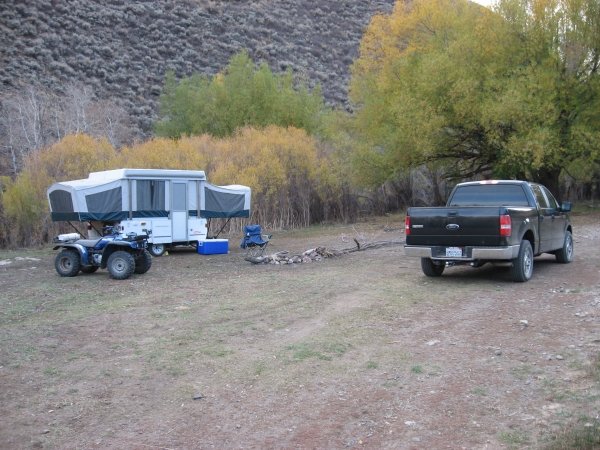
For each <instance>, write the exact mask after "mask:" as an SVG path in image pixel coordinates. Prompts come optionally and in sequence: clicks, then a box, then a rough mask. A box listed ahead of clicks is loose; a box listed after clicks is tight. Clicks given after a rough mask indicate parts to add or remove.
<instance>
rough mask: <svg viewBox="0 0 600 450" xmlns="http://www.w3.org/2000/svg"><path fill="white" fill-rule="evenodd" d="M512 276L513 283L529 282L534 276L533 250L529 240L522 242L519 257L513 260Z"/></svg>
mask: <svg viewBox="0 0 600 450" xmlns="http://www.w3.org/2000/svg"><path fill="white" fill-rule="evenodd" d="M512 263H513V265H512V267H511V269H510V275H511V278H512V280H513V281H519V282H523V281H529V280H530V279H531V276H532V275H533V249H532V248H531V243H530V242H529V241H528V240H526V239H525V240H523V241H521V246H520V247H519V255H518V256H517V257H516V258H515V259H513V262H512Z"/></svg>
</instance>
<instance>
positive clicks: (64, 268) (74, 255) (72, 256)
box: [54, 248, 81, 277]
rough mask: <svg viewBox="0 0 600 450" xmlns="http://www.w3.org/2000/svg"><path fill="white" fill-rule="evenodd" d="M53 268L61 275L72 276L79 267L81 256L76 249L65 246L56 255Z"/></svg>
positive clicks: (76, 272)
mask: <svg viewBox="0 0 600 450" xmlns="http://www.w3.org/2000/svg"><path fill="white" fill-rule="evenodd" d="M54 268H55V269H56V271H57V272H58V274H59V275H60V276H61V277H74V276H75V275H77V274H78V273H79V269H80V268H81V258H80V256H79V253H78V252H77V250H74V249H71V248H66V249H64V250H61V252H60V253H59V254H58V255H56V258H55V259H54Z"/></svg>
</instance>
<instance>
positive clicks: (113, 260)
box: [106, 250, 135, 280]
mask: <svg viewBox="0 0 600 450" xmlns="http://www.w3.org/2000/svg"><path fill="white" fill-rule="evenodd" d="M106 267H107V269H108V273H109V274H110V276H111V278H114V279H115V280H125V279H127V278H129V277H130V276H131V274H132V273H133V270H134V269H135V260H134V259H133V255H132V254H131V253H129V252H126V251H123V250H117V251H116V252H114V253H112V254H111V255H110V256H109V257H108V261H107V264H106Z"/></svg>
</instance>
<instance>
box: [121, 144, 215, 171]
mask: <svg viewBox="0 0 600 450" xmlns="http://www.w3.org/2000/svg"><path fill="white" fill-rule="evenodd" d="M211 140H212V139H211V138H210V137H208V136H200V137H194V138H182V139H180V140H175V139H168V138H156V139H151V140H149V141H146V142H143V143H141V144H137V145H135V146H132V147H126V148H124V149H123V150H122V151H121V153H120V155H119V157H118V158H117V161H118V164H117V166H118V167H130V168H138V169H180V170H183V169H188V170H191V169H195V170H202V168H203V167H204V165H205V163H206V159H205V157H204V155H203V154H202V152H201V151H199V150H200V149H202V148H205V147H206V145H205V144H206V141H211Z"/></svg>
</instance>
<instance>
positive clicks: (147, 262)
mask: <svg viewBox="0 0 600 450" xmlns="http://www.w3.org/2000/svg"><path fill="white" fill-rule="evenodd" d="M150 267H152V256H150V253H149V252H148V250H144V251H143V252H142V253H140V254H139V255H137V256H136V257H135V269H134V272H135V273H137V274H140V275H141V274H143V273H146V272H148V271H149V270H150Z"/></svg>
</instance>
